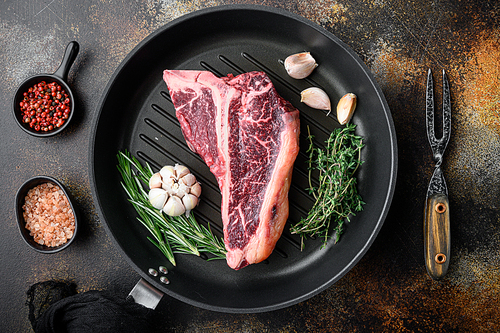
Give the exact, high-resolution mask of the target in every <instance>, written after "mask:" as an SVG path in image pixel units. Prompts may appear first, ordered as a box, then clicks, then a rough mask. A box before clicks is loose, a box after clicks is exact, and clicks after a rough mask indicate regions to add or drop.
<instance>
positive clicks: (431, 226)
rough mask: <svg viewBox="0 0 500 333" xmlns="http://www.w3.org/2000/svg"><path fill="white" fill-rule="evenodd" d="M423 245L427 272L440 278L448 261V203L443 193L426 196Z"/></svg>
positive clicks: (446, 269) (444, 272)
mask: <svg viewBox="0 0 500 333" xmlns="http://www.w3.org/2000/svg"><path fill="white" fill-rule="evenodd" d="M424 247H425V265H426V268H427V272H428V273H429V275H430V276H431V277H432V278H433V279H435V280H438V279H441V278H442V277H443V276H444V275H445V274H446V272H447V271H448V265H449V263H450V205H449V202H448V197H447V196H446V195H445V194H433V195H431V196H430V197H428V198H427V201H426V205H425V215H424Z"/></svg>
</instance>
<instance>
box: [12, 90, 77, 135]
mask: <svg viewBox="0 0 500 333" xmlns="http://www.w3.org/2000/svg"><path fill="white" fill-rule="evenodd" d="M70 105H71V100H70V98H69V95H68V93H66V91H65V90H64V89H63V88H62V87H61V86H60V85H59V84H57V82H51V83H46V82H45V81H42V82H40V83H37V84H35V85H34V86H32V87H30V88H29V89H28V91H26V92H24V93H23V100H22V101H21V102H20V103H19V106H20V108H21V113H22V117H23V122H24V123H26V124H29V127H30V128H32V129H34V130H35V131H37V132H38V131H43V132H47V131H52V130H53V129H55V128H59V127H61V126H62V125H63V124H64V123H65V122H66V120H67V119H68V117H69V113H70V111H71V107H70Z"/></svg>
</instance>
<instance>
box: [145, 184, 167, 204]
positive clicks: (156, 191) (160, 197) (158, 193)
mask: <svg viewBox="0 0 500 333" xmlns="http://www.w3.org/2000/svg"><path fill="white" fill-rule="evenodd" d="M148 198H149V202H150V203H151V205H152V206H153V207H154V208H156V209H163V206H164V205H165V202H166V201H167V198H168V193H167V191H165V190H164V189H161V188H153V189H151V190H150V191H149V193H148Z"/></svg>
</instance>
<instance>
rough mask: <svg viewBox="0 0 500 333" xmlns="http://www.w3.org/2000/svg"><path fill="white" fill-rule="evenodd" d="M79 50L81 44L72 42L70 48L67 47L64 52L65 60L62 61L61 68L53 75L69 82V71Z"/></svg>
mask: <svg viewBox="0 0 500 333" xmlns="http://www.w3.org/2000/svg"><path fill="white" fill-rule="evenodd" d="M79 50H80V44H78V42H76V41H72V42H70V43H69V44H68V46H66V51H64V56H63V60H62V61H61V64H60V65H59V68H57V70H56V71H55V73H54V74H53V75H54V76H57V77H59V78H60V79H61V80H63V81H64V82H66V81H67V80H68V73H69V69H70V67H71V65H73V62H74V61H75V59H76V56H77V55H78V51H79Z"/></svg>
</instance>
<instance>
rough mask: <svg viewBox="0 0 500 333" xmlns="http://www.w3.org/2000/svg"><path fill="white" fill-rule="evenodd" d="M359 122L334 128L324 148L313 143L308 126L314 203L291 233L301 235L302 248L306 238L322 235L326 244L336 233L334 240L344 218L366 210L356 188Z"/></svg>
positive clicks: (359, 145)
mask: <svg viewBox="0 0 500 333" xmlns="http://www.w3.org/2000/svg"><path fill="white" fill-rule="evenodd" d="M355 128H356V125H354V124H347V125H346V126H345V127H343V128H338V129H336V130H334V131H333V132H332V133H331V134H330V137H329V138H328V139H327V140H326V142H325V143H326V146H325V148H324V149H321V148H319V147H316V146H315V145H314V143H313V139H314V136H312V135H311V133H310V130H309V127H308V128H307V130H308V140H309V147H308V149H307V151H306V152H307V153H308V154H309V161H308V169H309V175H308V178H309V188H308V189H307V190H308V192H309V194H311V195H312V196H313V197H314V199H315V202H314V204H313V206H312V208H311V209H310V211H309V212H308V215H307V216H306V217H305V218H302V219H301V220H300V221H299V222H298V223H296V224H295V225H292V227H291V228H290V231H291V233H292V234H297V235H300V236H301V248H302V249H303V248H304V240H305V238H306V237H308V236H309V237H315V236H318V237H321V238H323V245H322V247H324V246H325V245H326V243H327V242H328V239H329V238H330V237H331V236H330V235H331V234H332V232H333V236H334V237H335V243H337V242H338V241H339V238H340V235H341V234H342V232H343V225H344V221H345V220H347V221H349V220H350V217H351V216H354V215H356V214H355V213H356V212H359V211H361V210H362V209H363V204H364V202H363V201H362V198H361V196H360V195H359V194H358V191H357V188H356V183H357V180H356V177H354V173H355V172H356V170H357V169H358V167H359V165H360V164H361V163H362V161H361V148H363V146H364V144H363V140H362V138H361V137H360V136H357V135H355V134H354V132H355ZM313 173H314V174H315V173H318V186H313Z"/></svg>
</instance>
